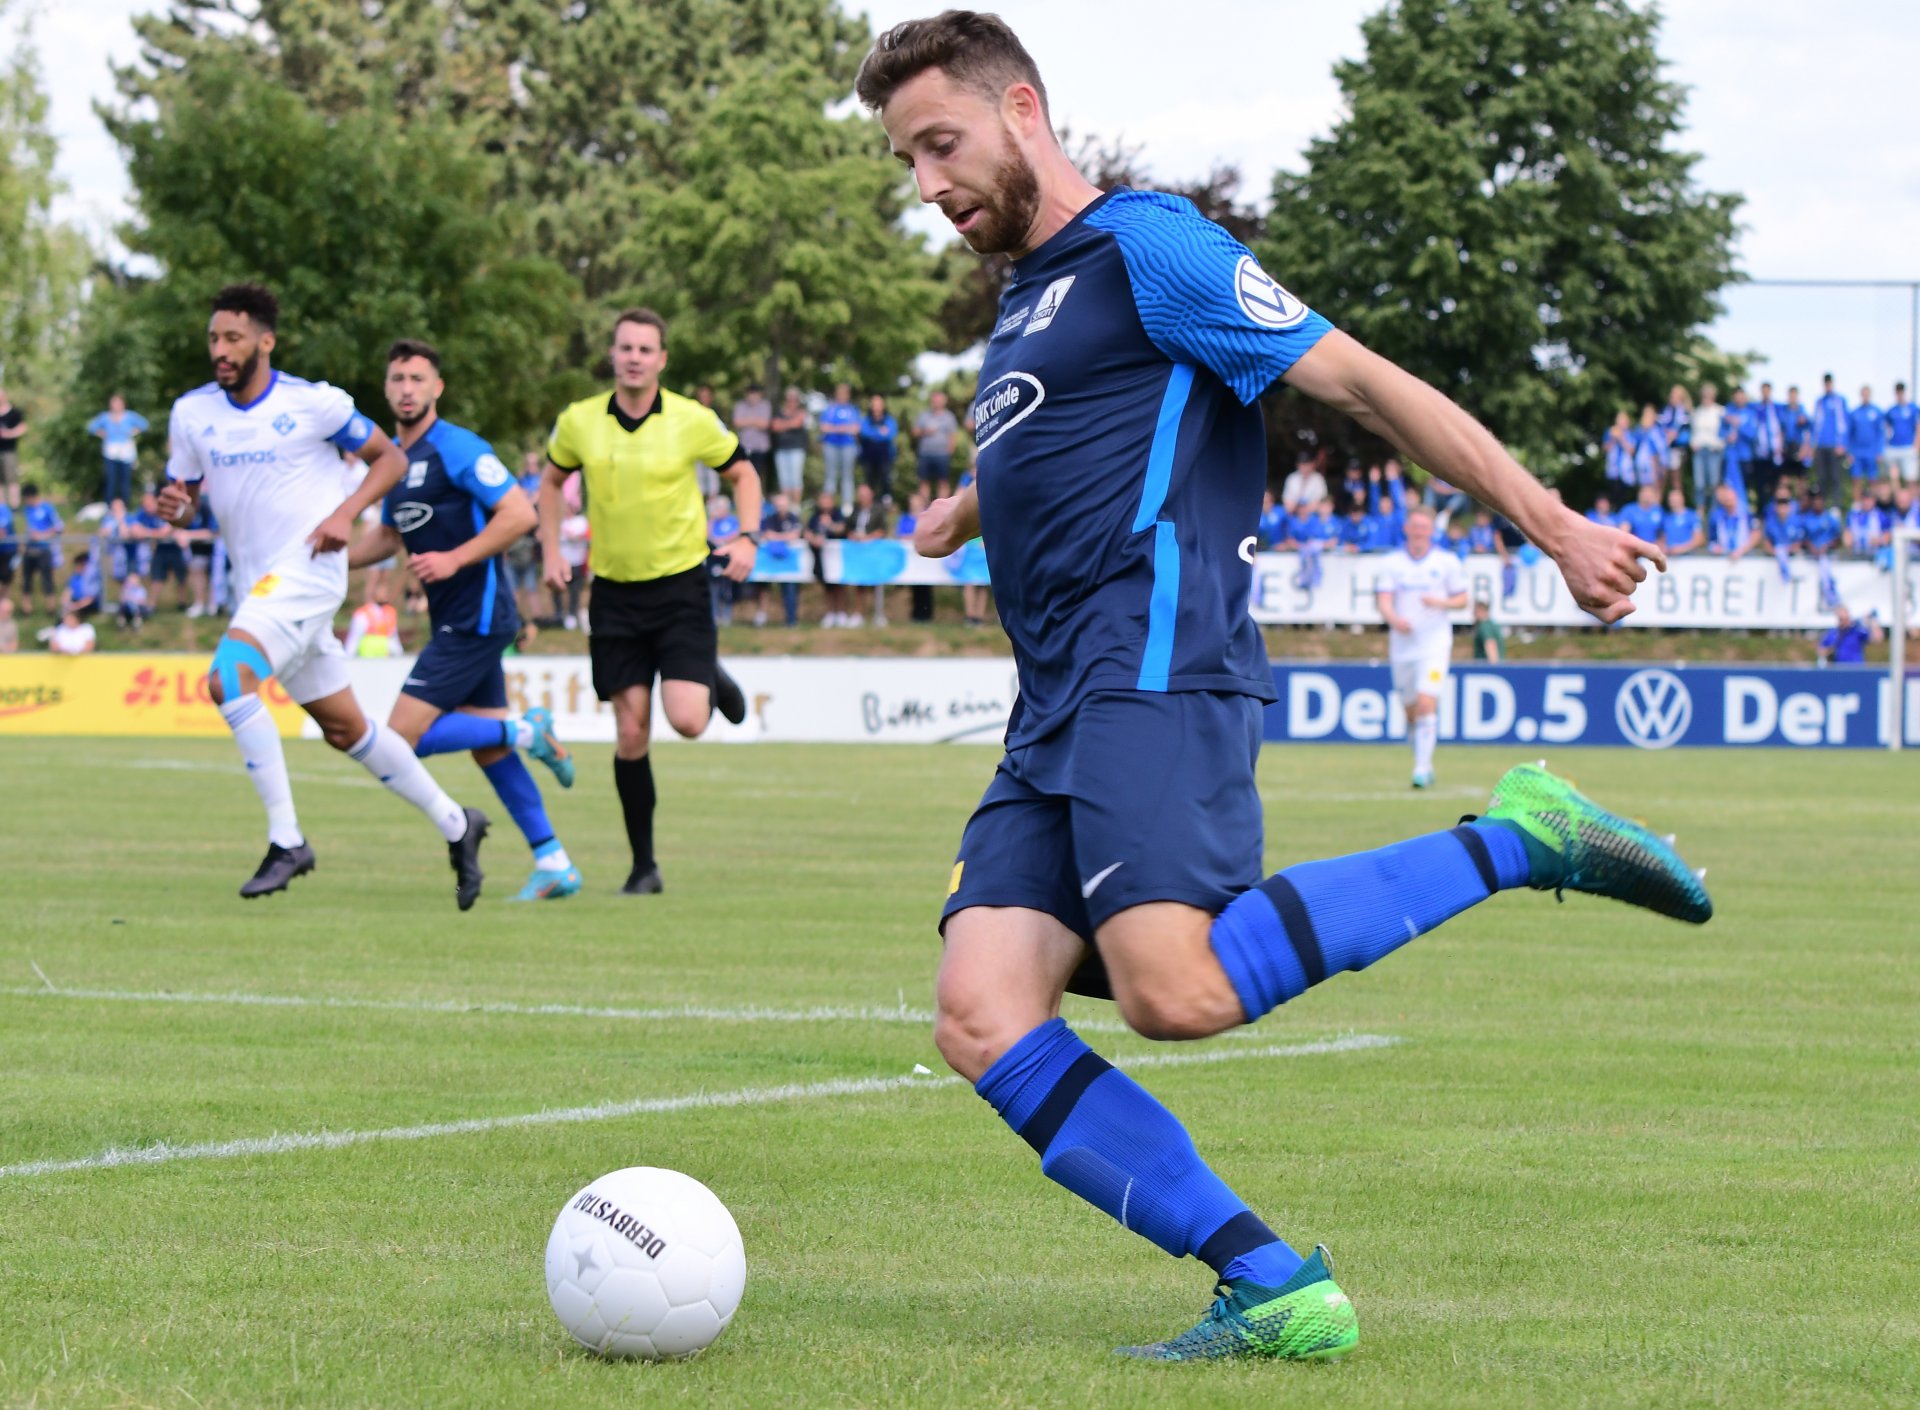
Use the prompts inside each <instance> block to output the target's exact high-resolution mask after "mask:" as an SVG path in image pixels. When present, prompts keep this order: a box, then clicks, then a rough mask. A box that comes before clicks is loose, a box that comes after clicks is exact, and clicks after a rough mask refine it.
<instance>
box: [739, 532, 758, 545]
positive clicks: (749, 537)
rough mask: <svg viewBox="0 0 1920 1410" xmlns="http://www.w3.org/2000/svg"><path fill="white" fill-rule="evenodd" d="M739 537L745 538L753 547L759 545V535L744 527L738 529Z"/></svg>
mask: <svg viewBox="0 0 1920 1410" xmlns="http://www.w3.org/2000/svg"><path fill="white" fill-rule="evenodd" d="M740 537H741V538H743V539H745V540H746V541H747V542H748V543H750V544H752V545H753V546H754V547H755V548H758V547H760V535H758V534H750V533H748V532H747V531H746V530H745V529H742V530H741V531H740Z"/></svg>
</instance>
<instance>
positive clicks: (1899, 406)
mask: <svg viewBox="0 0 1920 1410" xmlns="http://www.w3.org/2000/svg"><path fill="white" fill-rule="evenodd" d="M1917 431H1920V409H1916V408H1915V406H1914V404H1913V403H1912V402H1910V401H1908V400H1907V384H1906V383H1905V382H1895V383H1894V384H1893V405H1892V406H1890V407H1888V408H1887V474H1888V475H1889V476H1890V477H1891V478H1893V479H1895V480H1898V481H1899V482H1900V483H1902V484H1907V485H1910V484H1912V483H1913V482H1914V481H1915V480H1920V451H1916V448H1915V433H1916V432H1917Z"/></svg>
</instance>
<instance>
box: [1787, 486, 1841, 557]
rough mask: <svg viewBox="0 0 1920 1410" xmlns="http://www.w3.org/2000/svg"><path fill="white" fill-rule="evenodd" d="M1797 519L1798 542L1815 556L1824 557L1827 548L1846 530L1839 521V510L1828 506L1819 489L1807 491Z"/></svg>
mask: <svg viewBox="0 0 1920 1410" xmlns="http://www.w3.org/2000/svg"><path fill="white" fill-rule="evenodd" d="M1798 519H1799V524H1800V542H1801V543H1802V544H1804V545H1805V546H1806V551H1807V552H1808V553H1809V554H1811V555H1812V556H1813V557H1815V558H1825V557H1826V556H1827V552H1828V550H1829V549H1831V548H1832V547H1833V546H1834V545H1835V544H1837V543H1839V542H1840V536H1841V535H1842V534H1843V533H1845V532H1846V526H1845V525H1844V524H1842V523H1841V521H1840V513H1839V511H1838V510H1835V509H1830V508H1828V506H1827V501H1826V496H1825V495H1823V494H1821V493H1820V491H1819V490H1808V491H1807V497H1806V499H1805V500H1804V501H1803V502H1802V504H1801V507H1800V512H1799V515H1798Z"/></svg>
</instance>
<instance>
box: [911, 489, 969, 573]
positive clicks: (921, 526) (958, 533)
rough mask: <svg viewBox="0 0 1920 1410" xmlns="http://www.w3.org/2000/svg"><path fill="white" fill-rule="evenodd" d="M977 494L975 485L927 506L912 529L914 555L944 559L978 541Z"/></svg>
mask: <svg viewBox="0 0 1920 1410" xmlns="http://www.w3.org/2000/svg"><path fill="white" fill-rule="evenodd" d="M979 491H980V485H979V482H978V481H975V482H974V483H973V484H971V485H968V486H967V487H966V488H965V489H964V490H962V491H960V493H959V494H956V495H949V496H947V498H945V499H936V500H935V501H934V502H933V503H932V504H929V505H928V506H927V510H926V513H924V514H922V515H921V516H920V518H919V519H918V520H917V521H916V522H915V524H914V526H913V551H914V552H915V553H917V554H919V555H920V556H921V557H922V558H945V557H946V556H947V555H948V554H950V553H958V552H959V551H960V549H961V546H962V545H964V544H965V543H966V542H967V541H968V540H970V539H976V538H978V537H980V492H979Z"/></svg>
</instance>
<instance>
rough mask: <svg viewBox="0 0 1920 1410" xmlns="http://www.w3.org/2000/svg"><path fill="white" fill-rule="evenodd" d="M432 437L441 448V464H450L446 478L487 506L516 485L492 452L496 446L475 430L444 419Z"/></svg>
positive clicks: (494, 502) (491, 506)
mask: <svg viewBox="0 0 1920 1410" xmlns="http://www.w3.org/2000/svg"><path fill="white" fill-rule="evenodd" d="M433 437H434V444H435V445H436V446H438V447H439V448H440V459H441V463H442V464H444V465H445V466H446V467H447V477H448V478H449V479H451V480H452V481H453V482H454V484H456V485H458V486H459V487H460V488H461V489H463V490H465V491H466V492H467V493H468V494H470V495H472V496H473V497H474V499H476V500H477V501H479V502H480V504H481V505H483V506H484V507H486V508H487V509H492V508H493V507H494V506H495V505H497V504H499V503H500V501H501V499H502V498H504V497H505V495H506V493H507V491H508V490H510V489H512V488H513V487H514V479H513V474H512V472H510V471H509V470H508V469H507V467H506V466H505V465H504V464H502V463H501V460H500V457H499V456H497V455H495V454H494V453H493V447H492V446H490V445H488V444H487V443H486V442H485V441H483V440H481V439H480V437H478V436H476V435H474V433H473V432H471V431H469V430H467V429H465V428H464V427H460V426H449V425H447V424H446V423H445V422H444V421H443V422H441V423H440V424H439V425H438V426H435V427H434V429H433Z"/></svg>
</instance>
